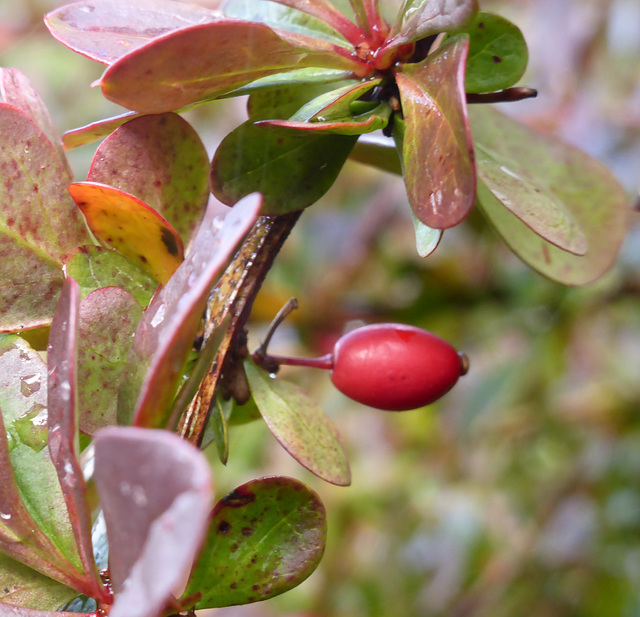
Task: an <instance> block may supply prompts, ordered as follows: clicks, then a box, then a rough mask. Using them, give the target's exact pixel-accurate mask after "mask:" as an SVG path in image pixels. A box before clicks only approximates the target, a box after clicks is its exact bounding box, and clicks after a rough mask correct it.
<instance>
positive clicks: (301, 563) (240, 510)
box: [185, 476, 327, 609]
mask: <svg viewBox="0 0 640 617" xmlns="http://www.w3.org/2000/svg"><path fill="white" fill-rule="evenodd" d="M326 535H327V523H326V513H325V509H324V506H323V505H322V502H321V501H320V498H319V497H318V495H317V494H316V493H315V492H313V491H312V490H311V489H309V488H307V487H306V486H305V485H304V484H302V482H299V481H298V480H294V479H293V478H284V477H277V476H276V477H271V478H258V479H257V480H252V481H251V482H247V483H246V484H243V485H242V486H239V487H238V488H237V489H236V490H235V491H233V492H232V493H230V494H228V495H227V496H226V497H224V498H223V499H221V500H220V501H219V502H218V503H217V504H216V506H215V508H214V509H213V512H212V516H211V523H210V526H209V534H208V536H207V541H206V543H205V546H204V548H203V549H202V552H201V553H200V557H199V558H198V561H197V563H196V565H195V567H194V569H193V572H192V573H191V579H190V581H189V585H188V586H187V589H186V591H185V596H189V595H191V594H193V593H197V592H201V593H202V596H201V597H200V599H199V600H198V601H197V603H196V609H202V608H214V607H220V606H231V605H233V604H247V603H248V602H258V601H260V600H266V599H267V598H272V597H273V596H277V595H279V594H281V593H284V592H285V591H288V590H289V589H292V588H293V587H296V586H297V585H299V584H300V583H301V582H302V581H304V580H305V579H306V578H307V577H308V576H309V575H310V574H311V573H312V572H313V571H314V570H315V569H316V567H317V566H318V563H319V561H320V559H321V557H322V554H323V552H324V547H325V542H326Z"/></svg>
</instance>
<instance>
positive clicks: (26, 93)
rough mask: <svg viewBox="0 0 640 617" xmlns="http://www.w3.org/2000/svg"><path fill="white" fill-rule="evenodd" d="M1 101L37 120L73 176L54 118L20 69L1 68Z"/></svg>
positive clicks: (37, 123)
mask: <svg viewBox="0 0 640 617" xmlns="http://www.w3.org/2000/svg"><path fill="white" fill-rule="evenodd" d="M0 102H2V103H7V104H8V105H13V106H14V107H17V108H18V109H20V110H21V111H23V112H25V113H26V114H27V115H28V116H29V117H30V118H31V120H33V122H35V124H36V125H37V126H38V128H39V129H40V130H41V131H42V132H43V134H44V135H45V136H46V138H47V139H48V140H49V142H50V143H51V145H52V146H53V147H54V148H55V150H56V152H57V153H58V156H59V157H60V161H61V162H62V164H63V165H64V166H65V168H66V169H67V171H68V173H69V175H70V176H71V175H72V174H71V167H70V166H69V162H68V161H67V157H66V156H65V154H64V150H63V148H62V141H61V139H60V135H59V134H58V130H57V129H56V127H55V124H54V123H53V119H52V118H51V115H50V114H49V111H48V110H47V108H46V107H45V104H44V103H43V101H42V99H41V98H40V96H39V95H38V93H37V92H36V90H35V88H34V87H33V86H32V85H31V83H30V82H29V80H28V79H27V78H26V77H25V76H24V75H23V74H22V73H21V72H20V71H19V70H18V69H5V68H0Z"/></svg>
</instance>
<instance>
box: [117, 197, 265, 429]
mask: <svg viewBox="0 0 640 617" xmlns="http://www.w3.org/2000/svg"><path fill="white" fill-rule="evenodd" d="M260 204H261V198H260V196H259V195H250V196H248V197H246V198H245V199H243V200H242V201H240V202H238V204H236V206H234V208H233V209H231V210H230V211H229V212H228V213H227V215H226V216H225V218H224V220H223V221H221V220H220V219H219V218H214V217H215V214H214V213H215V210H216V208H215V206H214V205H213V202H212V204H211V205H210V207H209V209H208V210H207V215H206V216H205V219H204V221H203V222H202V225H201V226H200V230H199V231H198V234H197V235H196V238H195V241H194V244H193V249H192V251H191V252H190V253H189V255H188V256H187V258H186V259H185V261H184V262H183V263H182V265H181V266H180V267H179V268H178V270H176V273H175V274H174V275H173V276H172V277H171V279H170V280H169V282H168V283H167V284H166V285H165V286H164V287H163V288H162V289H161V290H160V291H159V292H158V294H157V295H156V296H155V297H154V298H153V300H152V301H151V303H150V304H149V306H148V307H147V310H146V311H145V313H144V315H143V317H142V319H141V321H140V323H139V324H138V328H137V330H136V333H135V336H134V338H133V343H132V345H131V350H130V352H129V358H128V360H127V368H126V371H125V376H124V381H123V385H122V388H121V390H120V395H119V400H118V419H119V422H120V424H126V423H130V422H131V421H132V420H133V422H134V423H135V424H137V425H138V426H151V427H163V428H164V427H165V426H167V423H168V422H169V421H170V418H169V415H170V407H171V401H172V399H173V396H174V395H175V393H176V390H177V387H178V380H179V376H180V373H181V371H182V368H183V365H184V362H185V360H186V358H187V355H188V353H189V350H190V349H191V345H192V343H193V340H194V338H195V335H196V331H197V329H198V326H199V324H200V320H201V318H202V313H203V311H204V307H205V304H206V300H207V296H208V294H209V291H210V290H211V287H212V286H213V284H214V282H215V280H216V278H217V277H218V276H219V274H220V271H221V270H222V268H223V267H224V265H225V264H226V263H227V260H228V259H229V257H230V256H231V254H232V253H233V251H234V250H235V248H236V246H237V244H238V243H239V242H240V240H241V239H242V238H243V237H244V235H245V234H246V233H247V231H248V230H249V228H250V227H251V225H252V224H253V222H254V221H255V219H256V217H257V215H258V210H259V208H260Z"/></svg>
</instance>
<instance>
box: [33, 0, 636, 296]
mask: <svg viewBox="0 0 640 617" xmlns="http://www.w3.org/2000/svg"><path fill="white" fill-rule="evenodd" d="M348 14H349V16H348ZM46 22H47V25H48V27H49V29H50V30H51V32H52V33H53V35H54V36H55V37H56V38H57V39H59V40H60V41H62V42H63V43H64V44H65V45H67V46H68V47H70V48H71V49H73V50H75V51H77V52H79V53H82V54H84V55H86V56H88V57H90V58H91V59H93V60H96V61H98V62H102V63H104V64H106V65H107V69H106V71H105V73H104V75H103V77H102V79H101V80H100V82H99V83H100V85H101V87H102V90H103V92H104V95H105V96H106V97H107V98H109V99H111V100H113V101H115V102H117V103H119V104H121V105H123V106H124V107H127V108H128V109H130V110H133V112H131V113H129V114H124V115H123V116H121V117H118V118H115V119H109V120H106V121H103V122H97V123H95V124H94V125H91V126H89V127H85V128H82V129H79V130H77V131H74V132H72V133H71V134H69V135H68V136H67V142H68V144H69V145H73V144H78V143H84V142H86V141H87V140H91V139H93V138H95V137H99V136H101V135H104V134H106V133H108V132H110V131H111V130H113V128H114V127H115V126H118V125H119V124H121V123H123V122H126V121H127V120H128V119H130V118H131V117H132V116H135V115H138V114H149V113H163V112H167V111H174V110H180V109H184V108H186V107H189V106H192V105H198V104H202V103H204V102H207V101H210V100H212V99H216V98H221V97H229V96H239V95H243V94H249V95H250V97H249V106H248V110H249V119H248V120H247V121H246V122H245V123H244V124H242V125H241V126H239V127H238V128H236V129H235V130H233V131H232V132H231V133H230V134H229V135H228V136H227V137H226V138H225V139H224V140H223V141H222V143H221V144H220V146H219V147H218V150H217V152H216V155H215V157H214V159H213V162H212V166H211V172H210V180H211V186H212V189H213V191H214V193H215V194H216V196H217V197H218V198H220V199H221V200H222V201H223V202H225V203H229V204H231V203H235V202H236V201H237V200H238V199H240V198H241V197H242V196H244V195H246V194H248V193H251V192H253V191H259V192H261V193H262V194H263V195H264V210H263V212H264V213H271V214H281V213H284V212H289V211H292V210H299V209H302V208H305V207H307V206H309V205H311V204H313V203H314V202H315V201H317V199H318V198H319V197H320V196H321V195H322V194H323V193H324V192H325V191H326V190H327V189H328V188H329V186H330V185H331V184H332V183H333V181H334V179H335V178H336V176H337V174H338V173H339V171H340V169H341V168H342V166H343V164H344V162H345V161H346V159H347V158H348V157H349V156H351V157H353V158H355V159H357V160H360V161H363V162H366V163H369V164H373V165H376V166H378V167H381V168H383V169H386V170H393V171H397V172H398V173H402V174H403V176H404V181H405V184H406V188H407V195H408V200H409V203H410V205H411V209H412V213H413V218H414V222H415V227H416V238H417V244H418V251H419V253H420V254H421V255H422V256H426V255H428V254H429V253H430V252H432V251H433V250H434V249H435V248H436V246H437V245H438V242H439V240H440V238H441V236H442V232H443V230H445V229H447V228H450V227H453V226H455V225H457V224H459V223H460V222H461V221H462V220H463V219H464V218H465V217H466V216H467V215H468V213H469V211H470V210H471V208H472V206H473V205H474V204H475V203H478V204H479V205H480V206H481V208H482V210H483V211H484V212H485V214H486V215H487V217H488V218H489V220H490V221H491V223H492V224H493V226H494V227H495V228H496V230H497V231H498V232H499V233H500V234H501V235H502V236H503V237H504V238H505V239H506V241H507V243H508V244H509V246H510V247H511V248H512V249H513V250H514V251H515V252H516V253H517V254H518V255H519V256H520V257H521V258H522V259H524V260H525V261H526V262H527V263H528V264H530V265H531V266H532V267H534V268H536V269H537V270H538V271H540V272H541V273H543V274H545V275H546V276H548V277H550V278H553V279H555V280H558V281H560V282H563V283H566V284H573V285H578V284H584V283H587V282H590V281H592V280H594V279H595V278H597V277H598V276H600V275H601V274H602V273H603V272H604V271H606V270H607V269H608V268H609V267H610V265H611V264H612V262H613V260H614V258H615V256H616V254H617V251H618V249H619V246H620V243H621V240H622V237H623V233H624V227H625V220H626V211H627V205H628V199H627V196H626V195H625V193H624V191H623V190H622V189H621V187H620V186H619V185H618V183H617V182H616V180H615V179H614V178H613V177H612V176H611V174H610V173H609V172H608V171H607V170H606V169H605V168H604V167H603V166H602V165H600V164H599V163H597V162H596V161H594V160H592V159H590V158H589V157H587V156H586V155H584V154H582V153H581V152H579V151H577V150H575V149H573V148H570V147H568V146H566V145H564V144H561V143H558V142H556V141H554V140H552V139H549V138H547V137H542V136H540V135H538V134H536V133H534V132H533V131H531V130H529V129H527V128H525V127H523V126H521V125H519V124H517V123H516V122H514V121H512V120H510V119H508V118H506V117H505V116H503V115H502V114H500V113H499V112H497V111H496V110H494V109H490V108H486V107H485V108H484V109H479V110H477V111H476V110H474V111H473V112H470V110H468V107H467V102H468V100H470V101H474V102H481V101H491V100H498V101H500V100H511V99H514V98H515V99H517V98H519V97H520V96H521V95H522V91H517V90H510V88H511V87H512V86H513V85H514V84H516V83H517V82H518V80H519V79H520V78H521V77H522V75H523V73H524V70H525V68H526V64H527V47H526V44H525V41H524V39H523V37H522V34H521V32H520V30H519V29H518V28H517V27H516V26H515V25H514V24H512V23H510V22H508V21H507V20H505V19H503V18H501V17H499V16H497V15H492V14H487V13H481V12H478V8H477V5H476V2H475V1H474V0H406V1H405V2H404V4H403V6H402V8H401V10H400V11H399V12H398V14H397V15H396V16H395V18H394V19H392V20H386V19H385V17H383V15H382V13H381V11H380V9H379V7H378V3H377V2H376V0H349V3H348V5H346V3H345V2H342V1H339V2H338V1H336V2H333V3H332V2H329V1H328V0H305V1H303V0H276V1H275V2H267V1H265V0H227V1H226V2H225V3H224V4H222V6H221V7H220V10H219V11H212V10H208V9H205V8H203V7H199V6H196V5H189V4H186V3H182V2H180V3H178V2H173V1H171V0H145V1H144V2H138V3H136V4H135V5H131V4H130V3H129V2H125V1H124V0H115V1H108V2H107V1H106V0H105V1H101V0H96V1H91V2H79V3H74V4H70V5H67V6H64V7H62V8H60V9H58V10H56V11H54V12H52V13H50V14H49V15H48V16H47V18H46ZM377 130H382V131H383V132H384V133H385V134H386V135H392V136H393V140H391V139H381V140H380V139H379V140H372V139H371V138H370V135H369V134H370V133H372V132H374V131H377ZM359 138H360V140H359V142H358V143H357V144H356V142H357V141H358V139H359ZM394 142H395V147H394V145H393V144H394Z"/></svg>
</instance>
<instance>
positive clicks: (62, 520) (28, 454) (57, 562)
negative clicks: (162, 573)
mask: <svg viewBox="0 0 640 617" xmlns="http://www.w3.org/2000/svg"><path fill="white" fill-rule="evenodd" d="M46 383H47V367H46V365H45V364H44V363H43V361H42V359H41V358H40V356H39V355H38V353H37V352H35V351H33V350H32V349H31V348H30V347H29V346H28V344H27V343H26V342H25V341H24V340H22V339H21V338H20V337H18V336H15V335H0V412H1V415H0V515H1V516H0V550H1V551H2V552H3V553H5V554H6V555H8V556H10V557H12V558H13V559H15V560H17V561H19V562H21V563H23V564H25V565H27V566H29V567H31V568H33V569H35V570H37V571H38V572H40V573H42V574H44V575H45V576H48V577H50V578H53V579H55V580H57V581H59V582H61V583H63V584H64V585H66V586H68V587H72V588H74V589H76V590H79V591H87V592H91V591H92V588H91V586H90V585H89V584H87V582H86V581H85V579H84V577H83V575H82V574H81V572H80V569H81V565H80V559H79V556H78V551H77V548H76V544H75V539H74V535H73V531H72V528H71V523H70V520H69V517H68V514H67V510H66V505H65V501H64V498H63V495H62V491H61V488H60V484H59V483H58V477H57V474H56V470H55V467H54V465H53V463H52V461H51V457H50V455H49V451H48V449H47V447H46V445H47V426H46V424H47V408H46V404H47V388H46ZM0 580H4V579H2V578H0ZM0 606H1V604H0Z"/></svg>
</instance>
